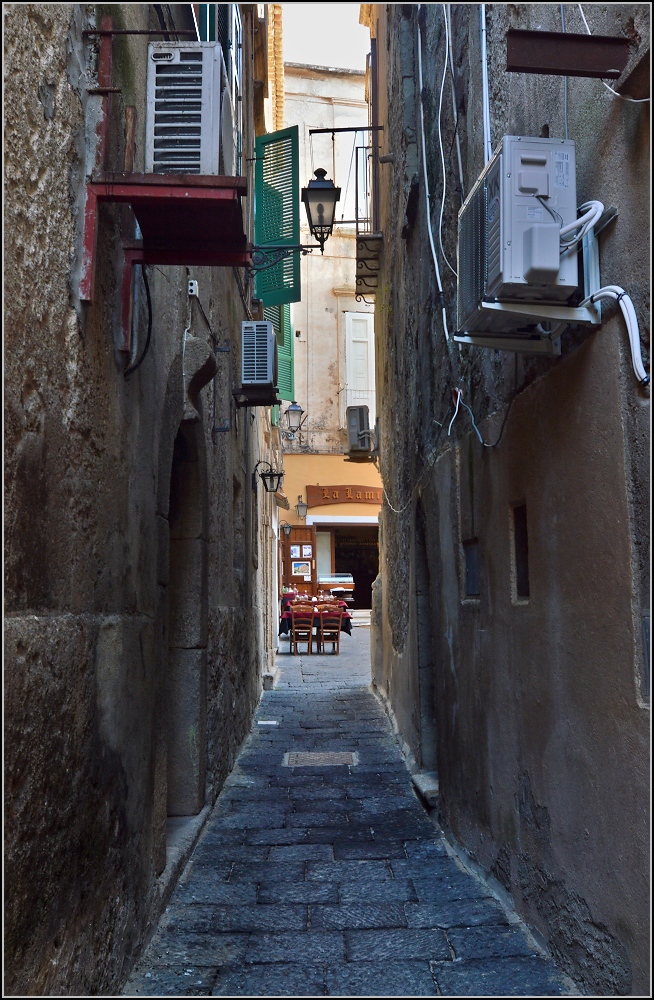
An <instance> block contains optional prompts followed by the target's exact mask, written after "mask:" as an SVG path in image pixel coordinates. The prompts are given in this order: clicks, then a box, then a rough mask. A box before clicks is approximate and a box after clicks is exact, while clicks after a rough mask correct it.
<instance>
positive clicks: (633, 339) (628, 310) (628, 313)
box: [580, 285, 649, 385]
mask: <svg viewBox="0 0 654 1000" xmlns="http://www.w3.org/2000/svg"><path fill="white" fill-rule="evenodd" d="M598 299H613V301H614V302H618V303H619V304H620V309H621V310H622V315H623V316H624V320H625V323H626V324H627V333H628V334H629V345H630V347H631V363H632V365H633V368H634V372H635V374H636V378H637V379H638V381H639V382H640V384H641V385H648V384H649V375H648V374H647V372H646V371H645V368H644V366H643V356H642V354H641V350H640V332H639V330H638V319H637V317H636V310H635V309H634V304H633V302H632V301H631V299H630V298H629V296H628V295H627V293H626V292H625V290H624V289H623V288H620V287H619V286H618V285H606V286H605V287H604V288H600V289H599V291H597V292H593V294H592V295H589V296H588V298H587V299H584V301H583V302H582V303H580V304H581V305H582V306H589V305H592V304H593V303H594V302H597V300H598Z"/></svg>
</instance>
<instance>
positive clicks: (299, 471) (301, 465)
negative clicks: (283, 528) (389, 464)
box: [284, 455, 381, 524]
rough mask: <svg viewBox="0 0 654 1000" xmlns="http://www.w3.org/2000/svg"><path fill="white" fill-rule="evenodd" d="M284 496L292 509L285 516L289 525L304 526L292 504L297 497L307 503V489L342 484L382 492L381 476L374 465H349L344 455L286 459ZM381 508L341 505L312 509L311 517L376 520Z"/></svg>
mask: <svg viewBox="0 0 654 1000" xmlns="http://www.w3.org/2000/svg"><path fill="white" fill-rule="evenodd" d="M284 468H285V476H284V492H285V494H286V495H287V496H288V498H289V501H290V503H291V509H290V510H289V511H286V512H285V513H284V520H286V521H288V523H289V524H303V523H304V522H303V521H301V520H300V519H299V518H298V516H297V514H296V512H295V508H294V505H293V501H294V500H295V498H296V497H297V496H301V497H302V499H303V500H306V487H307V486H313V485H315V486H332V485H333V486H338V485H340V484H343V485H347V484H349V483H352V484H353V485H355V486H356V485H361V486H371V487H374V488H375V489H381V479H380V477H379V473H378V471H377V469H376V468H375V466H374V465H373V464H372V462H349V461H346V459H345V458H344V457H343V456H342V455H285V456H284ZM379 510H380V507H379V505H378V504H373V503H365V504H363V503H338V504H324V505H321V506H320V507H310V508H309V513H310V514H320V515H323V516H328V515H330V514H333V515H334V516H336V517H359V516H362V515H364V516H366V517H377V516H378V514H379Z"/></svg>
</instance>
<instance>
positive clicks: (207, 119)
mask: <svg viewBox="0 0 654 1000" xmlns="http://www.w3.org/2000/svg"><path fill="white" fill-rule="evenodd" d="M225 98H227V100H229V87H228V84H227V73H226V70H225V63H224V60H223V53H222V48H221V46H220V43H219V42H151V43H150V45H149V46H148V70H147V105H146V117H145V170H146V173H154V174H219V173H221V169H222V171H224V172H225V173H230V174H231V173H233V166H232V165H233V163H234V155H233V152H232V151H230V150H229V149H226V150H224V153H223V157H222V160H224V161H229V165H230V166H232V170H230V171H228V170H227V169H225V167H226V166H227V163H225V166H223V163H222V162H221V156H220V154H221V132H222V133H223V135H228V133H229V128H228V127H227V128H226V127H225V124H224V122H225V118H229V117H230V115H229V111H228V110H227V109H226V107H225ZM221 102H222V107H221ZM231 117H233V116H231ZM221 126H222V127H221Z"/></svg>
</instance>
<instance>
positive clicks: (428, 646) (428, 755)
mask: <svg viewBox="0 0 654 1000" xmlns="http://www.w3.org/2000/svg"><path fill="white" fill-rule="evenodd" d="M414 546H415V548H414V561H413V572H414V594H415V602H416V607H415V614H416V645H417V650H416V652H417V666H418V698H419V708H420V765H421V767H422V769H423V770H425V771H434V772H435V771H437V729H436V705H435V701H434V694H435V691H434V667H435V664H434V652H435V644H434V642H433V636H432V629H433V621H434V618H433V615H432V587H431V578H430V573H429V561H428V558H427V524H426V518H425V511H424V508H423V506H422V503H421V501H418V503H417V505H416V518H415V542H414Z"/></svg>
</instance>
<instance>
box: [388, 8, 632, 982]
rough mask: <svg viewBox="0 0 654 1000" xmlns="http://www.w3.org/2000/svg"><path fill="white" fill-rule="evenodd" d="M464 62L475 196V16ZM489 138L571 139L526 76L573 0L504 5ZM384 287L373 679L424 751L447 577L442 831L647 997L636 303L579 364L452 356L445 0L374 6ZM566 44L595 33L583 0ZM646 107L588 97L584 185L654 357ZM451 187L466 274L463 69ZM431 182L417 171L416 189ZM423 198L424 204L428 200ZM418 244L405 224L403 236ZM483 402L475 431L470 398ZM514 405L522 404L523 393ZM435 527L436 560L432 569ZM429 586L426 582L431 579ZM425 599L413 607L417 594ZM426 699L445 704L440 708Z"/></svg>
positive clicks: (545, 923)
mask: <svg viewBox="0 0 654 1000" xmlns="http://www.w3.org/2000/svg"><path fill="white" fill-rule="evenodd" d="M450 10H451V16H452V38H453V61H454V65H455V80H456V88H457V112H458V121H459V135H460V139H461V154H462V161H463V171H464V183H465V192H466V193H468V192H469V190H470V189H471V187H472V185H473V184H474V182H475V180H476V179H477V177H478V176H479V173H480V172H481V170H482V168H483V163H484V158H483V142H482V114H481V67H480V43H479V9H478V6H474V5H468V4H455V5H451V6H450ZM486 10H487V25H488V49H489V80H490V100H491V130H492V139H493V147H494V148H496V146H497V143H498V142H499V141H500V139H501V137H502V135H504V134H509V135H536V136H538V135H543V136H546V135H549V136H551V137H555V136H563V135H564V128H565V124H564V119H563V107H564V102H563V78H561V77H547V76H536V75H528V74H508V73H506V71H505V34H506V31H507V29H508V28H509V27H518V28H533V29H537V28H541V29H543V30H550V31H558V30H560V28H561V23H560V11H559V5H555V4H521V5H515V4H510V5H504V4H496V5H487V7H486ZM373 11H374V13H373V20H374V22H375V23H374V25H373V30H375V29H376V33H377V51H378V67H379V68H378V72H379V81H380V87H379V91H380V122H381V123H382V124H384V127H385V132H384V149H383V150H382V152H383V153H384V154H388V155H390V156H392V157H393V161H392V162H385V163H383V164H381V165H380V171H381V192H382V193H381V205H380V209H381V216H382V229H383V232H384V276H383V281H382V291H381V293H380V295H378V297H377V302H376V317H377V320H376V337H377V391H378V397H379V398H380V400H381V401H382V405H381V407H380V410H381V412H380V418H381V429H382V459H381V461H382V473H383V478H384V483H385V486H386V489H387V491H388V494H389V497H390V499H391V503H392V505H393V507H395V508H396V511H397V512H395V511H393V510H391V509H390V507H389V506H388V505H387V504H385V505H384V509H383V514H382V520H383V528H382V532H381V538H382V563H381V565H382V571H381V576H382V581H383V591H382V593H383V599H382V602H381V604H382V609H381V623H380V624H379V625H378V626H377V635H376V637H375V645H376V649H378V648H379V644H380V642H381V646H382V651H383V652H382V665H381V666H380V665H379V655H378V654H377V658H376V659H377V662H376V667H375V674H376V683H377V685H378V686H379V687H380V689H381V690H382V691H383V692H384V693H385V694H386V695H388V697H389V698H390V701H391V704H392V707H393V710H394V713H395V715H396V718H397V720H398V724H399V725H400V728H401V730H402V733H403V735H404V737H405V739H406V740H407V742H408V743H409V745H410V747H411V749H412V751H413V753H414V754H415V755H416V758H417V759H418V760H420V758H421V756H423V758H424V756H425V754H424V746H425V733H424V732H421V728H424V722H425V718H426V716H425V706H424V705H421V704H420V699H421V691H422V690H423V689H422V687H421V677H420V673H419V652H420V650H419V646H420V642H421V636H420V629H419V625H420V619H421V618H422V617H424V614H425V597H424V594H423V595H422V596H421V594H420V590H421V587H424V578H425V576H426V578H427V580H428V586H429V598H428V600H427V604H426V606H427V607H428V608H430V609H431V611H430V613H429V612H427V614H429V616H430V618H431V656H432V659H433V681H434V695H433V697H434V703H433V705H432V706H431V710H432V717H433V719H434V720H435V728H436V742H437V769H438V772H439V781H440V791H441V804H440V811H441V817H442V819H443V822H444V823H445V825H446V826H447V827H448V828H449V829H450V831H451V832H452V834H453V835H454V836H455V837H456V838H457V839H458V840H459V841H460V842H461V843H462V844H463V845H464V847H465V848H466V849H467V850H468V851H469V852H470V854H471V855H472V856H473V857H474V858H475V859H476V860H477V861H478V862H479V863H480V864H481V865H482V866H484V867H485V868H486V870H487V871H490V872H492V874H493V875H494V876H495V877H496V878H497V879H498V880H499V881H500V882H501V883H502V884H503V885H504V886H505V888H506V889H508V890H509V891H510V892H511V893H512V894H513V898H514V900H515V902H516V905H517V907H518V909H519V910H520V911H521V912H522V913H523V914H524V915H525V917H526V918H527V919H528V920H529V921H530V922H531V923H532V925H534V926H535V927H536V928H538V930H539V931H540V932H541V933H542V934H543V935H544V937H545V939H546V940H547V941H548V942H549V944H550V947H551V948H552V950H553V951H554V952H555V954H556V955H558V957H559V959H560V961H561V962H562V964H563V965H564V967H565V968H566V970H567V971H569V972H570V973H571V975H573V976H574V977H576V978H577V979H578V981H580V982H582V983H583V984H584V986H585V987H586V988H587V989H589V990H591V991H594V990H597V991H600V992H610V993H629V992H633V993H638V992H639V991H647V986H648V971H647V970H648V966H649V957H648V941H649V905H648V902H649V901H648V894H647V871H648V867H647V865H648V846H647V844H648V801H649V795H648V779H649V769H648V751H647V743H648V732H649V707H648V703H649V693H648V680H647V668H646V666H645V659H644V647H643V631H642V623H643V617H644V616H645V615H646V614H648V607H649V580H648V573H647V571H646V569H645V567H646V565H647V560H648V555H647V553H648V551H649V549H648V523H647V518H646V516H645V515H646V511H647V509H648V497H649V492H648V491H649V484H648V451H649V390H643V389H641V388H639V386H638V384H637V382H636V380H635V378H634V375H633V371H632V368H631V357H630V353H629V345H628V340H627V335H626V330H625V327H624V322H623V320H622V316H621V313H620V312H619V310H617V309H615V308H613V307H605V308H604V314H603V316H604V322H603V324H602V327H601V328H600V329H599V330H598V331H597V332H594V333H590V334H588V333H583V332H570V333H568V334H565V335H564V336H563V339H562V356H561V358H560V359H536V358H534V357H530V356H529V355H518V356H517V357H516V356H514V355H512V354H509V353H508V352H496V351H490V350H481V349H476V348H469V347H462V348H461V349H459V348H458V347H457V346H456V345H454V344H452V342H451V341H450V342H446V340H445V336H444V330H443V325H442V321H441V315H440V305H439V302H438V297H437V291H436V280H435V276H434V265H433V260H432V253H431V250H430V245H429V235H428V231H427V224H426V223H427V216H426V207H425V190H424V180H423V174H422V162H421V160H420V148H421V144H420V117H419V113H420V112H419V85H418V79H417V78H418V70H417V58H418V52H417V27H418V18H419V19H420V24H421V30H422V37H423V51H422V59H423V74H424V91H423V94H424V99H425V106H426V108H425V129H426V148H427V164H428V175H429V187H430V194H431V224H432V230H433V236H434V243H435V246H436V252H437V254H438V259H439V264H440V270H441V275H442V279H443V286H444V293H445V302H446V306H447V314H448V319H449V328H450V332H452V331H453V330H454V329H455V323H456V319H455V317H456V305H455V296H456V279H455V277H454V275H453V274H452V272H451V271H450V270H449V268H448V265H447V263H446V262H445V260H444V259H443V255H442V254H441V250H440V245H439V242H440V241H439V216H440V208H441V197H442V192H443V180H442V169H441V152H440V145H439V137H438V107H439V96H440V87H441V80H442V72H443V61H444V52H445V29H444V20H443V9H442V5H436V4H434V5H423V6H422V8H421V12H420V14H419V13H418V9H417V6H416V5H413V6H410V5H386V6H383V5H376V6H375V7H374V8H373ZM585 11H586V15H587V17H588V18H589V23H590V26H591V29H592V31H593V33H597V34H606V35H612V34H615V35H625V36H627V37H629V38H630V39H631V41H632V54H631V62H632V63H633V61H634V60H635V59H636V58H637V56H638V55H639V54H641V55H642V53H643V51H644V49H645V47H646V45H647V44H648V41H649V31H650V28H649V8H648V7H647V6H646V5H644V4H627V5H615V4H592V5H585ZM566 13H567V24H566V27H567V30H568V31H575V32H584V31H585V28H584V26H583V24H582V22H581V19H580V16H579V13H578V10H577V8H576V6H575V5H566ZM648 108H649V105H647V104H645V105H643V104H632V103H628V102H625V101H621V100H619V99H618V98H615V97H613V96H612V95H610V94H609V93H608V92H607V91H606V90H605V89H604V87H603V86H602V84H601V82H600V81H598V80H590V79H581V78H570V79H569V81H568V123H569V134H570V137H571V138H572V139H574V140H575V141H576V147H577V195H578V202H579V203H581V202H583V201H584V200H586V199H588V198H597V199H600V200H601V201H603V202H604V204H605V205H606V206H609V205H616V206H617V207H618V208H619V213H620V214H619V217H618V219H617V221H616V222H615V223H614V224H613V225H612V227H611V228H607V229H606V230H605V231H604V233H603V234H602V236H601V237H600V255H601V280H602V284H617V285H620V286H622V287H623V288H625V290H626V291H627V292H628V294H629V295H630V296H631V297H632V299H633V301H634V305H635V308H636V312H637V315H638V319H639V323H640V329H641V340H642V343H643V354H644V359H645V364H646V365H647V364H648V357H649V353H648V351H649V326H648V316H649V249H648V238H649V234H648V226H647V224H646V223H645V219H647V218H648V217H649V215H648V212H649V188H648V178H649V173H650V168H649V112H648ZM441 131H442V139H443V151H444V156H445V161H446V179H447V191H446V200H445V209H444V213H443V226H442V244H443V248H444V251H445V253H446V254H447V257H448V259H449V261H450V263H451V264H452V265H453V267H454V268H456V222H457V213H458V209H459V207H460V205H461V198H460V191H459V189H460V184H459V180H458V166H457V155H456V145H455V143H454V116H453V111H452V96H451V89H450V80H449V77H448V78H447V80H446V82H445V89H444V92H443V106H442V115H441ZM416 175H417V176H416ZM412 183H413V184H414V189H415V185H416V183H417V186H418V195H419V198H418V208H417V211H415V202H413V203H412V201H411V188H412ZM403 229H404V232H402V230H403ZM455 388H458V389H461V390H462V392H463V400H464V402H466V403H467V404H468V405H469V406H470V407H471V409H472V411H473V413H474V415H475V420H476V423H477V425H478V427H479V430H480V432H481V434H482V435H483V439H484V441H486V442H488V443H490V444H493V443H494V442H496V440H497V438H498V435H499V434H500V430H501V428H502V425H503V421H504V417H505V415H506V413H507V407H508V406H509V404H510V403H511V400H512V399H514V401H513V402H512V403H511V410H510V412H509V415H508V419H507V420H506V424H505V426H504V429H503V434H502V438H501V441H500V443H499V444H498V445H497V446H496V447H490V448H488V447H483V446H482V445H481V444H480V442H479V440H478V437H477V435H476V434H475V432H474V431H473V429H472V426H471V422H470V417H469V414H468V412H467V411H465V410H464V409H463V408H460V410H459V414H458V416H457V418H456V420H455V421H454V422H453V424H452V426H451V432H450V421H451V420H452V417H453V415H454V406H453V405H452V390H453V389H455ZM514 397H515V398H514ZM522 503H526V506H527V522H528V555H529V584H530V595H529V598H528V600H520V599H518V598H517V595H516V592H515V560H514V553H513V549H512V546H513V544H514V541H513V539H512V507H513V506H514V505H517V504H522ZM418 507H420V508H421V509H422V511H424V550H425V551H426V559H427V570H426V574H425V571H424V567H423V568H422V569H421V567H420V560H419V559H418V558H417V542H416V538H417V537H418V534H419V525H418V521H419V520H420V519H421V518H422V517H423V515H422V514H419V513H418ZM473 538H476V539H478V541H479V551H480V559H481V588H480V590H481V593H480V595H479V597H467V596H466V589H465V559H464V550H463V545H462V543H463V542H464V541H466V540H468V539H473ZM419 578H421V580H422V582H420V583H419ZM407 595H409V600H407V599H406V596H407ZM422 697H423V698H424V697H425V695H424V693H423V694H422Z"/></svg>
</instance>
